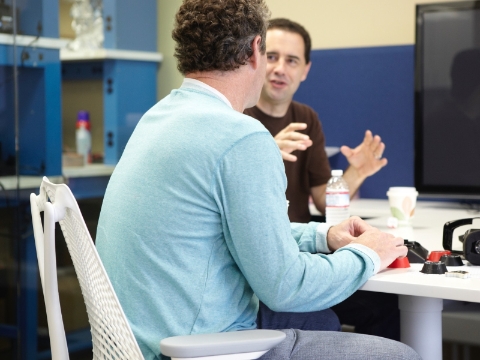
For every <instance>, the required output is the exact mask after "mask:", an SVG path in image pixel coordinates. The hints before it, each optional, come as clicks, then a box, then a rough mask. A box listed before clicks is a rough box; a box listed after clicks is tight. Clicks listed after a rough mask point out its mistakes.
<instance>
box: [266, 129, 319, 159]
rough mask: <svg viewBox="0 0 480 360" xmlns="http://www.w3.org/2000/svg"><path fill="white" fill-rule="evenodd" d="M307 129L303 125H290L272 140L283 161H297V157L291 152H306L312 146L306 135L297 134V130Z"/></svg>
mask: <svg viewBox="0 0 480 360" xmlns="http://www.w3.org/2000/svg"><path fill="white" fill-rule="evenodd" d="M306 128H307V124H305V123H291V124H290V125H288V126H287V127H286V128H284V129H283V130H281V131H280V132H279V133H278V134H277V135H275V137H274V139H275V141H276V142H277V145H278V147H279V148H280V152H281V153H282V158H283V160H286V161H297V157H296V156H295V155H292V154H291V152H293V151H295V150H306V149H307V148H308V147H309V146H312V140H310V138H309V136H308V135H305V134H301V133H298V132H297V130H304V129H306Z"/></svg>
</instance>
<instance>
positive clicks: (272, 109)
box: [257, 96, 292, 117]
mask: <svg viewBox="0 0 480 360" xmlns="http://www.w3.org/2000/svg"><path fill="white" fill-rule="evenodd" d="M291 103H292V100H289V101H286V102H281V103H275V102H271V101H268V100H265V99H263V98H262V97H261V96H260V99H259V100H258V103H257V107H258V108H259V109H260V110H262V111H263V112H264V113H265V114H267V115H270V116H272V117H284V116H285V114H286V113H287V111H288V108H289V107H290V104H291Z"/></svg>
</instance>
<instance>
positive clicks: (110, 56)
mask: <svg viewBox="0 0 480 360" xmlns="http://www.w3.org/2000/svg"><path fill="white" fill-rule="evenodd" d="M60 60H61V61H92V60H134V61H151V62H158V63H161V62H162V60H163V55H162V54H160V53H157V52H150V51H132V50H116V49H95V50H93V49H85V50H79V51H72V50H69V49H61V50H60Z"/></svg>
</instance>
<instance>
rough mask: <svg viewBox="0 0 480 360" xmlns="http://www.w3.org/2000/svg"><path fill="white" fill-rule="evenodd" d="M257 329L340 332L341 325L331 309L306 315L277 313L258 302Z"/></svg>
mask: <svg viewBox="0 0 480 360" xmlns="http://www.w3.org/2000/svg"><path fill="white" fill-rule="evenodd" d="M257 328H259V329H273V330H277V329H300V330H323V331H340V330H341V325H340V321H339V320H338V317H337V315H336V314H335V313H334V312H333V311H332V310H331V309H325V310H321V311H312V312H306V313H293V312H277V311H272V310H270V309H269V308H268V307H267V306H266V305H265V304H264V303H262V302H261V301H260V307H259V309H258V314H257Z"/></svg>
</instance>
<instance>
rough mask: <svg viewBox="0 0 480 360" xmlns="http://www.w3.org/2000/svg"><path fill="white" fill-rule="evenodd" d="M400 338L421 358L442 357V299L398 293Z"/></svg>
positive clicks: (436, 359) (432, 359)
mask: <svg viewBox="0 0 480 360" xmlns="http://www.w3.org/2000/svg"><path fill="white" fill-rule="evenodd" d="M399 308H400V324H401V325H400V339H401V341H402V342H403V343H404V344H407V345H409V346H410V347H412V348H413V349H414V350H415V351H416V352H417V353H418V354H419V355H420V356H421V357H422V359H423V360H441V359H442V309H443V299H436V298H428V297H421V296H410V295H399Z"/></svg>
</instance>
